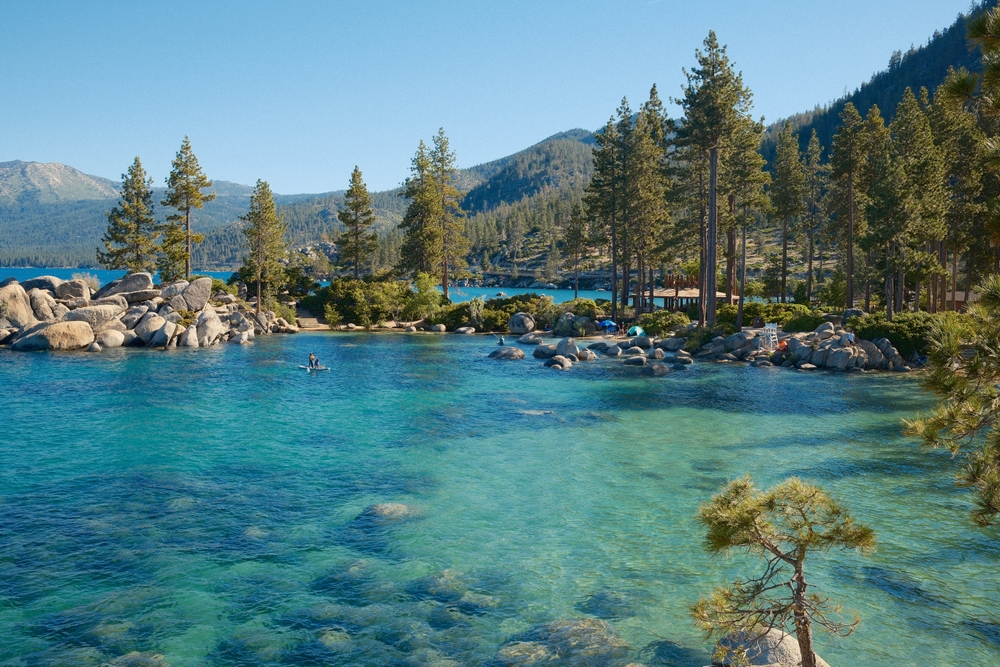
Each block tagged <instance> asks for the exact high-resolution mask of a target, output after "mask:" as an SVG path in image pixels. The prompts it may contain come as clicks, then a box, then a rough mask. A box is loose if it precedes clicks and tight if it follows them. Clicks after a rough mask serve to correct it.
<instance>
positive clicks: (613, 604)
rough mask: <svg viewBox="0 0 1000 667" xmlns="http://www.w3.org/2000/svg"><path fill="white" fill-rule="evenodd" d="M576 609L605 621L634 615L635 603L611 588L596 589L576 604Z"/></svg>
mask: <svg viewBox="0 0 1000 667" xmlns="http://www.w3.org/2000/svg"><path fill="white" fill-rule="evenodd" d="M576 610H577V611H579V612H581V613H584V614H589V615H591V616H596V617H597V618H602V619H604V620H606V621H612V620H618V619H622V618H629V617H632V616H635V615H636V610H635V605H634V604H633V603H632V601H631V600H630V599H629V596H627V595H625V594H624V593H619V592H618V591H613V590H603V591H598V592H597V593H593V594H591V595H589V596H587V599H585V600H583V601H582V602H578V603H577V604H576Z"/></svg>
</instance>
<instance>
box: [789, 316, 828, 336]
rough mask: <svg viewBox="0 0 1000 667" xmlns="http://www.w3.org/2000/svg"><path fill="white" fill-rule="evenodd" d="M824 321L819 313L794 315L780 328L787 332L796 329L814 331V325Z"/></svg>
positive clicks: (816, 325) (793, 331) (792, 331)
mask: <svg viewBox="0 0 1000 667" xmlns="http://www.w3.org/2000/svg"><path fill="white" fill-rule="evenodd" d="M824 322H826V320H824V319H823V318H822V317H820V316H819V315H813V314H808V315H796V316H795V317H793V318H792V319H790V320H788V322H786V323H785V324H784V325H783V326H782V327H781V328H782V329H784V330H785V331H788V332H789V333H795V332H797V331H814V330H815V329H816V327H818V326H819V325H821V324H823V323H824Z"/></svg>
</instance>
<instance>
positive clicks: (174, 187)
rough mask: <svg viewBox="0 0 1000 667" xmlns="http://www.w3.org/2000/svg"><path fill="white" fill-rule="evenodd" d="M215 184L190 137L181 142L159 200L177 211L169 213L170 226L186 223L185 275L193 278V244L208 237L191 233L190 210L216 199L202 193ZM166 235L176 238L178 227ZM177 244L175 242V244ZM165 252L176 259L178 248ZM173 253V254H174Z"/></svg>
mask: <svg viewBox="0 0 1000 667" xmlns="http://www.w3.org/2000/svg"><path fill="white" fill-rule="evenodd" d="M210 187H212V181H210V180H208V178H206V177H205V173H204V172H203V171H202V170H201V165H199V164H198V158H197V157H196V156H195V154H194V151H193V150H191V140H190V139H188V137H187V136H185V137H184V141H183V142H182V143H181V148H180V150H179V151H177V156H176V157H175V158H174V160H173V162H172V163H171V169H170V175H169V176H167V192H166V195H165V197H164V199H163V201H161V202H160V204H162V205H163V206H166V207H168V208H173V209H175V210H176V211H177V213H174V214H171V215H168V216H167V226H168V227H170V226H175V227H180V226H181V221H183V222H184V225H183V231H184V246H183V249H184V277H185V278H190V277H191V244H192V243H201V242H202V241H204V240H205V237H204V236H203V235H202V234H192V233H191V210H192V209H199V208H202V207H203V206H204V205H205V203H206V202H210V201H213V200H214V199H215V193H214V192H211V193H205V192H202V190H203V189H204V188H210ZM165 234H166V236H170V237H171V238H174V237H176V236H177V230H165ZM174 245H176V244H174ZM164 255H165V256H166V257H169V258H170V260H171V261H176V258H177V256H178V250H177V249H176V248H175V247H171V248H170V249H169V252H168V251H166V250H165V251H164ZM171 255H172V257H171Z"/></svg>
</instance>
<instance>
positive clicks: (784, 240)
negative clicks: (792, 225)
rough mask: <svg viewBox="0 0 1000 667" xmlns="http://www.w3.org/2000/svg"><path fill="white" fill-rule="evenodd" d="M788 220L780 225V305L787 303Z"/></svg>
mask: <svg viewBox="0 0 1000 667" xmlns="http://www.w3.org/2000/svg"><path fill="white" fill-rule="evenodd" d="M787 280H788V218H785V219H784V220H783V221H782V223H781V303H787V302H788V287H787V285H786V281H787Z"/></svg>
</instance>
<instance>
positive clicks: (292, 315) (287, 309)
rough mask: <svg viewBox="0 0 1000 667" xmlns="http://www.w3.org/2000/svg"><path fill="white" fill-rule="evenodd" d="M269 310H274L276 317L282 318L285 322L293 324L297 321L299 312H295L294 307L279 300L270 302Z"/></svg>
mask: <svg viewBox="0 0 1000 667" xmlns="http://www.w3.org/2000/svg"><path fill="white" fill-rule="evenodd" d="M269 309H270V310H273V311H274V314H275V315H277V316H278V317H280V318H282V319H284V320H285V321H286V322H288V323H289V324H291V325H292V326H295V323H296V322H298V319H299V314H298V313H297V312H295V307H294V306H291V305H289V304H287V303H282V302H281V301H274V302H273V303H271V304H270V308H269Z"/></svg>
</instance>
